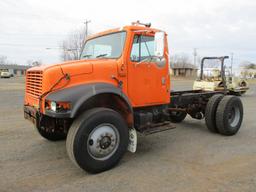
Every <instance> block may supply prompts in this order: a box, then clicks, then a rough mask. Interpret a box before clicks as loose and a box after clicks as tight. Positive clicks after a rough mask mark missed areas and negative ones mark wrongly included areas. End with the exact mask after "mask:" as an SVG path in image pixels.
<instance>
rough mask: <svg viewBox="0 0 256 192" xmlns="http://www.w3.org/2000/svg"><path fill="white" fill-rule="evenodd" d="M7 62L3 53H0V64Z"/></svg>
mask: <svg viewBox="0 0 256 192" xmlns="http://www.w3.org/2000/svg"><path fill="white" fill-rule="evenodd" d="M6 64H8V61H7V57H6V56H4V55H0V65H6Z"/></svg>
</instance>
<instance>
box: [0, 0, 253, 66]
mask: <svg viewBox="0 0 256 192" xmlns="http://www.w3.org/2000/svg"><path fill="white" fill-rule="evenodd" d="M86 19H90V20H91V21H92V22H91V23H90V24H89V29H90V30H91V31H92V32H93V33H95V32H100V31H101V30H106V29H109V28H113V27H121V26H123V25H127V24H130V23H131V22H132V21H136V20H141V21H143V22H151V23H152V26H153V27H156V28H160V29H163V30H165V31H166V32H167V33H168V38H169V39H168V40H169V47H170V54H177V53H186V54H188V55H189V56H190V57H191V59H192V57H193V55H192V54H193V48H197V49H198V54H199V55H200V56H210V55H214V56H215V55H216V56H218V55H230V53H231V52H233V53H234V62H235V64H236V65H239V63H240V62H241V61H244V60H249V61H251V62H256V1H255V0H215V1H214V0H193V1H188V0H176V1H174V0H127V1H121V0H104V1H97V0H93V1H88V0H72V1H71V0H69V1H67V0H61V1H57V0H1V1H0V55H6V56H7V57H8V60H9V61H12V62H15V63H17V64H26V62H27V60H42V61H43V63H46V64H47V63H54V62H59V61H60V51H59V50H58V49H57V47H58V46H59V44H60V42H61V41H62V40H63V39H65V38H66V37H67V35H68V34H69V33H70V32H71V31H73V30H76V29H80V28H82V27H84V24H83V23H84V21H85V20H86ZM46 48H53V49H51V50H47V49H46ZM54 48H55V49H54Z"/></svg>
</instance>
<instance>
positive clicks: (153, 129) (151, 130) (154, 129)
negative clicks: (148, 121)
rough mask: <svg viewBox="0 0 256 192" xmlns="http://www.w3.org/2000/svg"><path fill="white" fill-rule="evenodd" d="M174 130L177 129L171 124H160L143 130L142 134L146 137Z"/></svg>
mask: <svg viewBox="0 0 256 192" xmlns="http://www.w3.org/2000/svg"><path fill="white" fill-rule="evenodd" d="M174 128H176V127H175V126H174V125H173V124H171V123H169V122H166V123H159V124H154V125H151V126H150V127H148V128H144V129H143V130H141V133H142V134H143V135H145V136H146V135H151V134H154V133H159V132H163V131H167V130H170V129H174Z"/></svg>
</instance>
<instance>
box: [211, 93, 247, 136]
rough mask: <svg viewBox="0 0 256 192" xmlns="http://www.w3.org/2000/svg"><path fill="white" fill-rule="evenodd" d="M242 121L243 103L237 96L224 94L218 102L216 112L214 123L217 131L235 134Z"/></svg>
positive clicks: (227, 134) (229, 134)
mask: <svg viewBox="0 0 256 192" xmlns="http://www.w3.org/2000/svg"><path fill="white" fill-rule="evenodd" d="M242 121H243V104H242V102H241V100H240V98H239V97H235V96H230V95H229V96H225V97H224V98H223V99H222V100H221V101H220V103H219V105H218V108H217V113H216V125H217V128H218V130H219V133H220V134H222V135H226V136H231V135H235V134H236V133H237V132H238V130H239V129H240V127H241V124H242Z"/></svg>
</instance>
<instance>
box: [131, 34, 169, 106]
mask: <svg viewBox="0 0 256 192" xmlns="http://www.w3.org/2000/svg"><path fill="white" fill-rule="evenodd" d="M153 56H154V36H146V35H142V34H135V35H134V37H133V42H132V45H131V51H130V58H129V62H128V94H129V98H130V99H131V101H132V103H133V105H134V107H140V106H150V105H158V104H164V103H167V102H168V101H169V99H170V95H169V85H170V84H169V82H168V79H169V71H168V66H167V61H168V58H167V55H165V58H163V59H162V60H161V61H160V62H159V61H158V59H156V58H155V57H153Z"/></svg>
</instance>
